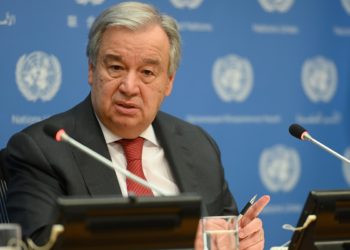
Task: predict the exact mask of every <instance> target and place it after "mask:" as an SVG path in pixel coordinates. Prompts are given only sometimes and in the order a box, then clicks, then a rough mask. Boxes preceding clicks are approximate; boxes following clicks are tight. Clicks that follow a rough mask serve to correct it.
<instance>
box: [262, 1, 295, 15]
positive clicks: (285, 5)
mask: <svg viewBox="0 0 350 250" xmlns="http://www.w3.org/2000/svg"><path fill="white" fill-rule="evenodd" d="M258 1H259V3H260V5H261V7H262V8H263V9H264V10H265V11H267V12H280V13H283V12H287V11H289V9H290V8H291V7H292V5H293V3H294V0H258Z"/></svg>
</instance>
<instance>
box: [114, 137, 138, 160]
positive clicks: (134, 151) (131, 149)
mask: <svg viewBox="0 0 350 250" xmlns="http://www.w3.org/2000/svg"><path fill="white" fill-rule="evenodd" d="M118 142H119V143H120V145H122V147H123V150H124V154H125V157H126V159H127V161H132V160H141V158H142V147H143V142H144V139H143V138H142V137H137V138H135V139H121V140H119V141H118Z"/></svg>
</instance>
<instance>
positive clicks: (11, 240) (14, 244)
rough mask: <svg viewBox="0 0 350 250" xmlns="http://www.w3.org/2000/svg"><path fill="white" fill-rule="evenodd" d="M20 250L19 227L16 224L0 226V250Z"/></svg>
mask: <svg viewBox="0 0 350 250" xmlns="http://www.w3.org/2000/svg"><path fill="white" fill-rule="evenodd" d="M20 249H21V227H20V226H19V225H18V224H0V250H20Z"/></svg>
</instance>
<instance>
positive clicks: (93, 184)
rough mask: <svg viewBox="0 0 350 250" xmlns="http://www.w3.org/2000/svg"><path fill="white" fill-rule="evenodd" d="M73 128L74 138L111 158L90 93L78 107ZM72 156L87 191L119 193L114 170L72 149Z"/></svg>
mask: <svg viewBox="0 0 350 250" xmlns="http://www.w3.org/2000/svg"><path fill="white" fill-rule="evenodd" d="M74 117H75V124H74V128H73V133H72V135H74V138H75V139H76V140H78V141H79V142H81V143H82V144H84V145H85V146H87V147H89V148H90V149H92V150H93V151H95V152H97V153H98V154H100V155H102V156H104V157H105V158H107V159H109V160H110V159H111V158H110V155H109V152H108V148H107V145H106V142H105V140H104V136H103V133H102V131H101V128H100V126H99V124H98V121H97V119H96V117H95V114H94V112H93V109H92V104H91V101H90V95H89V96H88V97H87V98H86V99H85V101H84V102H83V103H82V104H81V105H80V106H79V107H78V109H77V110H76V113H75V116H74ZM73 152H74V153H73V154H74V157H75V159H76V162H77V165H78V167H79V168H80V171H81V174H82V176H83V178H84V180H85V184H86V186H87V189H88V190H89V193H90V194H91V195H92V196H95V195H109V194H111V195H112V194H114V195H116V194H121V190H120V187H119V184H118V180H117V177H116V174H115V171H114V170H113V169H111V168H109V167H108V166H105V165H104V164H102V163H100V162H98V161H97V160H95V159H93V158H91V157H90V156H87V155H86V154H85V153H83V152H80V151H78V150H74V151H73Z"/></svg>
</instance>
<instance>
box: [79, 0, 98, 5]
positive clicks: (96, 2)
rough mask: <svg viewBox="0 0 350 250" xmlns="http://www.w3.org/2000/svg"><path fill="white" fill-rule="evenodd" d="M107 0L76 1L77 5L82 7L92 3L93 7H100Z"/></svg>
mask: <svg viewBox="0 0 350 250" xmlns="http://www.w3.org/2000/svg"><path fill="white" fill-rule="evenodd" d="M104 1H105V0H75V2H76V3H77V4H81V5H87V4H89V3H91V4H92V5H100V4H102V3H103V2H104Z"/></svg>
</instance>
